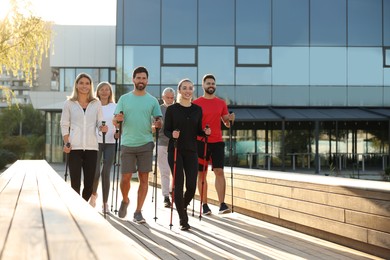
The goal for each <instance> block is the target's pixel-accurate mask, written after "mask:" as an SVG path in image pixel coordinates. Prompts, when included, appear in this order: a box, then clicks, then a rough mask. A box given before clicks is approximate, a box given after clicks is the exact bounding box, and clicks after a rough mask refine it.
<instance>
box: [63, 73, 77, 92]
mask: <svg viewBox="0 0 390 260" xmlns="http://www.w3.org/2000/svg"><path fill="white" fill-rule="evenodd" d="M75 79H76V71H75V69H65V91H72V90H73V85H74V80H75Z"/></svg>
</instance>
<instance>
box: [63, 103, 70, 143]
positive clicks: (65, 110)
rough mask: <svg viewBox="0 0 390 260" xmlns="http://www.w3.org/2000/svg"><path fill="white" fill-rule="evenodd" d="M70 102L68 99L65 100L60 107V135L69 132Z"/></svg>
mask: <svg viewBox="0 0 390 260" xmlns="http://www.w3.org/2000/svg"><path fill="white" fill-rule="evenodd" d="M70 102H71V101H69V100H67V101H65V103H64V107H63V109H62V114H61V121H60V126H61V133H62V136H64V135H68V134H69V127H70Z"/></svg>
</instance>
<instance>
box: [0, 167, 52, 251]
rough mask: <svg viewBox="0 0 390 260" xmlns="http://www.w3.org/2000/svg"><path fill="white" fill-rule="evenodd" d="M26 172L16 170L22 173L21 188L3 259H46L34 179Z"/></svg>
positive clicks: (33, 176) (32, 175)
mask: <svg viewBox="0 0 390 260" xmlns="http://www.w3.org/2000/svg"><path fill="white" fill-rule="evenodd" d="M26 170H27V169H18V171H20V172H24V180H23V182H22V187H23V188H22V190H21V192H20V196H19V199H18V202H17V208H16V210H15V214H14V216H13V219H12V223H11V228H10V230H9V234H8V237H7V241H6V243H5V246H4V250H3V252H2V257H3V258H4V259H47V258H48V255H47V248H46V241H45V234H44V229H43V224H42V215H41V211H40V206H39V204H40V202H39V195H38V189H37V186H36V177H35V174H25V171H26ZM21 241H23V242H22V243H21Z"/></svg>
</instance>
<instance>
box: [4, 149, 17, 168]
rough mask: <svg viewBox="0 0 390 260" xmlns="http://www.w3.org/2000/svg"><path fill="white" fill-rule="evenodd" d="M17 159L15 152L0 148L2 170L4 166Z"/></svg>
mask: <svg viewBox="0 0 390 260" xmlns="http://www.w3.org/2000/svg"><path fill="white" fill-rule="evenodd" d="M16 160H17V157H16V155H15V154H14V153H12V152H10V151H7V150H4V149H0V170H2V169H4V167H5V166H6V165H7V164H9V163H13V162H15V161H16Z"/></svg>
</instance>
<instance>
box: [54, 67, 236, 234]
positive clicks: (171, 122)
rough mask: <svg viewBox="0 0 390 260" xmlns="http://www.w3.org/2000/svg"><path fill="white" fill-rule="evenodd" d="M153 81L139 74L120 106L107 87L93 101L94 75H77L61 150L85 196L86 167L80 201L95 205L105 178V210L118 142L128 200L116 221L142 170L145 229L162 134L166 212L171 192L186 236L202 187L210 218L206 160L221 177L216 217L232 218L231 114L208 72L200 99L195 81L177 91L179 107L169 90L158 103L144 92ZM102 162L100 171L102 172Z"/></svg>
mask: <svg viewBox="0 0 390 260" xmlns="http://www.w3.org/2000/svg"><path fill="white" fill-rule="evenodd" d="M148 77H149V73H148V71H147V69H146V68H145V67H137V68H136V69H134V71H133V85H134V88H133V90H132V91H131V92H129V93H127V94H124V95H122V96H121V97H120V98H119V100H118V103H117V104H115V101H114V96H113V91H112V87H111V85H110V84H109V83H107V82H102V83H100V84H99V85H98V88H97V91H96V97H95V94H94V91H93V83H92V80H91V77H90V76H89V75H87V74H84V73H83V74H80V75H78V76H77V77H76V80H75V84H74V88H73V93H72V95H71V96H70V97H69V98H68V100H67V101H66V102H65V104H64V109H63V111H62V116H61V130H62V135H63V141H64V152H65V153H67V154H69V155H68V156H69V157H68V160H69V172H70V178H71V186H72V188H73V189H74V190H75V191H76V192H78V193H80V185H81V169H82V170H83V174H84V189H83V192H82V197H83V198H84V199H85V200H87V201H88V200H89V202H90V204H91V205H92V206H95V204H96V198H97V186H98V183H99V177H100V175H101V176H102V187H103V195H102V196H103V211H104V212H106V211H108V205H107V200H108V193H109V188H110V170H111V165H112V164H113V160H114V154H116V153H115V151H116V150H115V149H116V147H115V143H116V144H117V141H118V139H119V141H120V142H119V143H120V148H119V149H120V155H121V156H120V157H121V158H120V159H121V163H120V166H121V167H120V169H121V181H120V190H121V193H122V197H123V198H122V201H121V204H120V208H119V211H118V216H119V217H120V218H124V217H126V215H127V208H128V206H129V204H130V199H129V196H128V195H129V191H130V181H131V178H132V174H133V173H136V172H138V179H139V188H138V196H137V202H136V210H135V212H134V215H133V221H135V222H137V223H144V222H145V219H144V217H143V215H142V211H141V210H142V207H143V204H144V201H145V198H146V195H147V192H148V180H149V172H151V171H152V164H153V150H154V147H155V144H154V138H153V132H154V130H157V133H158V137H159V138H158V146H157V150H158V151H157V152H158V158H157V165H158V168H159V171H160V173H161V187H162V195H163V196H164V206H165V207H171V206H172V205H171V201H170V195H171V191H172V190H173V194H172V198H173V201H172V203H173V202H174V203H175V206H176V210H177V212H178V215H179V219H180V229H181V230H188V229H189V228H190V225H189V224H188V215H187V211H186V208H187V206H188V205H189V204H190V202H191V200H192V199H193V197H194V195H195V192H196V187H197V186H198V190H199V195H200V197H201V202H202V203H203V204H202V209H203V214H204V215H209V214H211V210H210V208H209V206H208V204H207V179H206V174H207V169H208V163H209V162H210V164H211V166H212V170H213V171H214V173H215V177H216V178H215V187H216V190H217V194H218V200H219V203H220V208H219V213H227V212H230V209H229V207H228V206H227V205H226V203H225V201H224V200H225V189H226V181H225V177H224V172H223V167H224V151H225V149H224V147H225V144H224V142H223V140H222V130H221V122H223V123H224V124H225V126H226V127H230V124H231V122H233V121H234V113H229V112H228V109H227V105H226V103H225V102H224V101H223V100H221V99H219V98H218V97H216V96H215V91H216V84H215V81H216V80H215V77H214V76H213V75H211V74H207V75H205V76H204V77H203V82H202V86H203V90H204V94H203V96H202V97H199V98H198V99H196V100H192V99H193V93H194V85H193V83H192V82H191V80H190V79H183V80H181V81H180V82H179V84H178V87H177V98H176V102H175V90H174V89H172V88H166V89H164V91H163V92H162V99H163V104H161V105H160V104H159V102H158V100H157V99H156V98H155V97H153V96H152V95H151V94H149V93H148V92H147V91H146V87H147V84H148ZM99 100H100V102H99ZM118 129H120V131H118ZM118 132H119V133H118ZM102 158H103V167H101V166H100V165H101V159H102ZM101 168H102V169H101ZM171 176H174V178H171ZM172 180H173V181H172ZM184 184H185V189H184Z"/></svg>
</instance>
